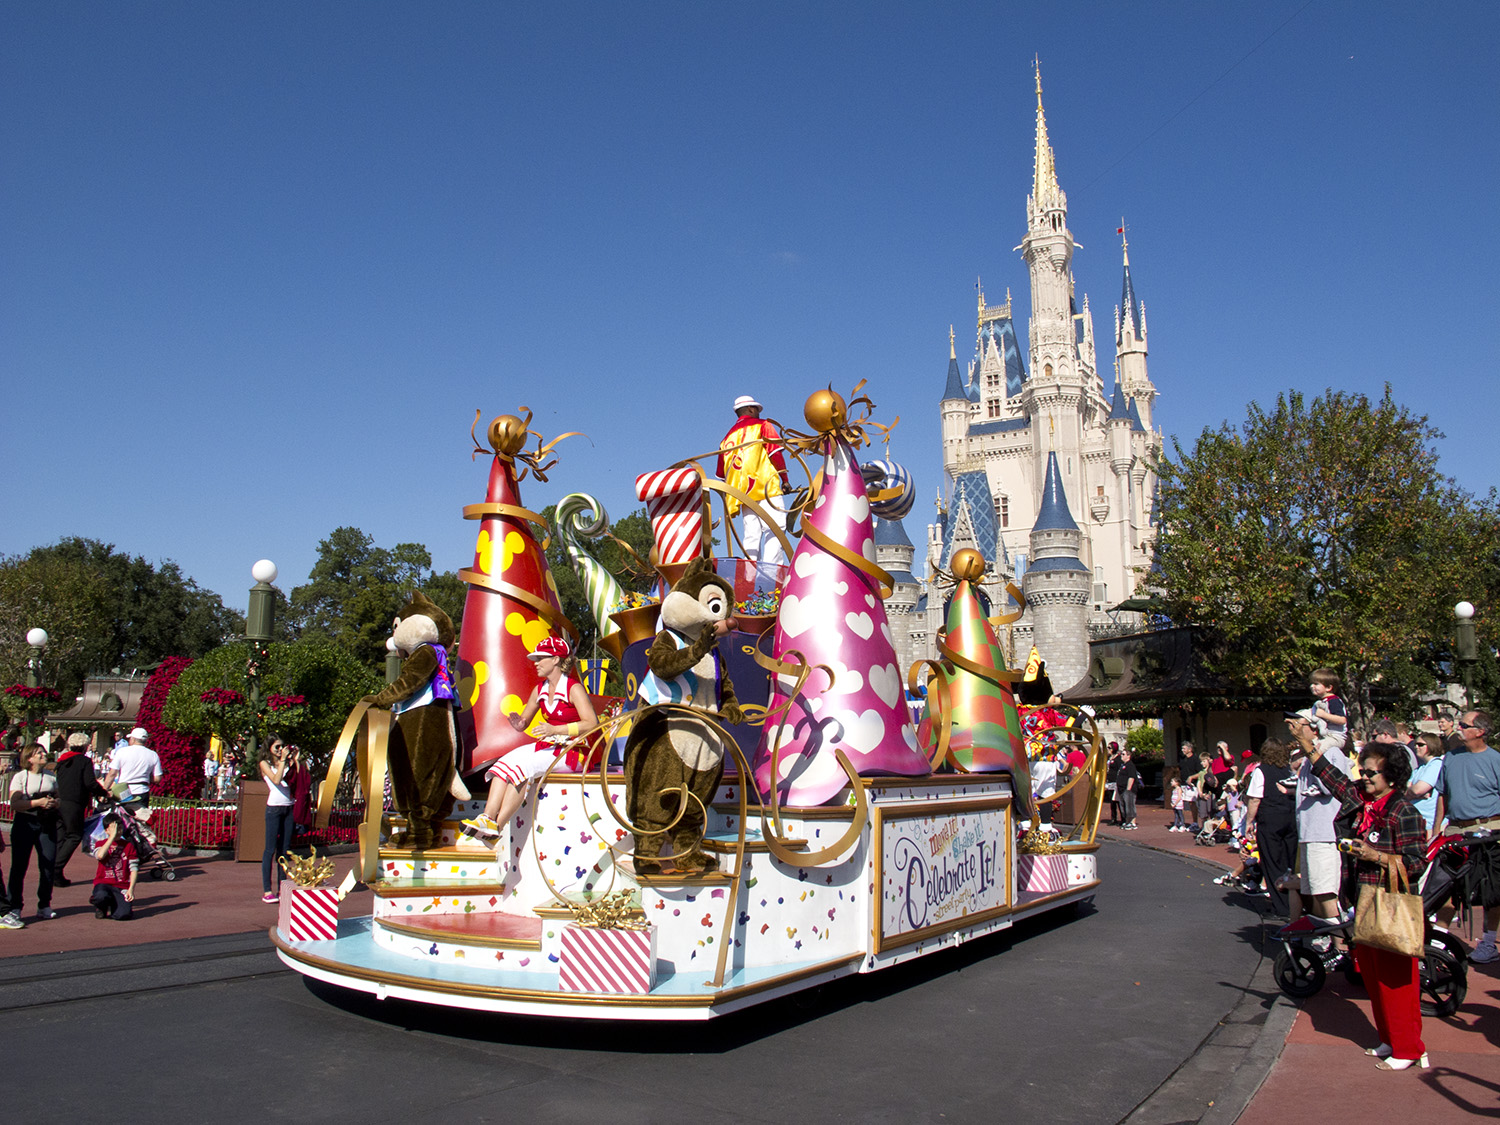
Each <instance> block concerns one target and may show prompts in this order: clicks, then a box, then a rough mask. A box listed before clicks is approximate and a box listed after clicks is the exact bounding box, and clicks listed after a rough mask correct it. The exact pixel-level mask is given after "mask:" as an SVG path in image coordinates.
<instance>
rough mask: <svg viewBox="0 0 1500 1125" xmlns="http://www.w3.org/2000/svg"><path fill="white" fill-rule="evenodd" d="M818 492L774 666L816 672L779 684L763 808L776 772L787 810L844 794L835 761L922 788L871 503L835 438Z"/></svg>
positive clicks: (785, 601)
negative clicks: (799, 681) (799, 665)
mask: <svg viewBox="0 0 1500 1125" xmlns="http://www.w3.org/2000/svg"><path fill="white" fill-rule="evenodd" d="M823 449H824V464H823V474H822V484H821V487H820V489H819V491H818V494H817V498H816V499H815V500H814V501H813V504H812V508H811V511H810V512H809V513H807V514H806V515H805V516H804V523H803V535H802V539H801V542H800V543H799V544H798V546H797V551H796V554H794V555H793V556H792V564H791V574H790V575H789V576H788V578H787V581H786V586H785V587H784V588H783V590H782V595H781V609H780V611H779V612H778V614H777V617H776V632H775V634H774V636H773V638H772V655H773V656H774V657H775V658H776V659H777V660H779V661H782V662H784V663H792V662H795V661H797V659H798V658H797V656H795V655H794V653H800V654H801V660H802V662H804V663H805V664H807V665H814V666H815V665H819V664H822V665H826V666H827V668H828V669H829V670H831V671H832V673H833V679H832V683H830V682H829V677H828V674H827V673H826V672H825V671H824V669H822V668H817V667H813V669H812V672H811V674H810V675H809V676H808V678H807V680H806V682H805V683H804V684H803V685H802V689H801V691H800V692H797V694H796V695H795V696H792V695H791V692H792V691H793V689H794V687H795V685H796V676H795V675H787V674H786V673H784V672H783V673H779V674H775V675H773V677H772V680H771V700H770V704H769V706H768V709H767V716H766V723H765V727H764V729H763V730H762V732H761V738H760V743H759V745H758V746H757V748H756V754H755V761H754V763H753V767H752V768H753V770H754V772H755V782H756V785H757V786H758V788H759V789H760V792H761V795H762V797H763V798H766V799H769V797H770V792H771V784H772V776H773V758H774V760H775V766H774V773H775V776H776V777H777V779H778V783H777V800H778V801H779V802H780V803H781V804H783V805H792V806H814V805H823V804H827V803H828V802H830V801H832V800H833V799H834V798H836V797H837V796H838V795H839V793H840V791H841V790H843V789H844V788H845V787H846V786H847V785H848V784H849V780H848V777H847V776H846V775H845V773H844V770H843V767H842V766H840V765H839V762H838V759H837V757H836V755H835V751H843V753H844V754H845V756H847V757H848V759H849V761H850V763H851V764H852V765H853V766H854V768H855V770H856V771H857V772H858V773H859V774H860V775H861V776H875V775H881V774H896V775H899V776H903V777H925V776H926V775H927V774H928V773H930V772H931V768H930V766H929V764H928V761H927V758H926V757H925V756H924V755H923V754H922V752H921V751H920V750H919V749H918V748H917V736H916V731H915V730H914V729H913V727H912V723H911V714H910V711H909V710H908V708H907V705H906V693H905V685H904V684H903V682H902V675H901V666H900V663H899V662H898V661H897V659H896V649H895V645H894V643H893V642H892V640H891V629H890V625H889V623H888V622H887V620H886V615H885V605H884V603H883V602H882V601H881V592H882V591H881V583H882V582H886V583H887V584H888V581H889V576H888V575H885V574H884V572H883V571H881V570H880V568H879V567H877V566H875V564H874V558H875V537H874V533H873V531H872V530H871V527H870V502H869V500H868V498H867V497H866V496H865V485H864V480H863V478H862V477H861V476H860V471H859V463H858V462H857V461H856V460H855V459H854V451H853V449H852V448H851V447H850V445H849V443H848V442H846V441H845V440H844V438H843V437H841V436H839V434H838V433H837V432H833V433H830V434H827V436H825V437H824V444H823Z"/></svg>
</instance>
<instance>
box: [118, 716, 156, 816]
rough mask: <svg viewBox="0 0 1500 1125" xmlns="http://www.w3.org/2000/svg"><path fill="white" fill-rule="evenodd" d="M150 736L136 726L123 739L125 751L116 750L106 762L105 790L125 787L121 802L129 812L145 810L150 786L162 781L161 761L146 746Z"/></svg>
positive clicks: (149, 794)
mask: <svg viewBox="0 0 1500 1125" xmlns="http://www.w3.org/2000/svg"><path fill="white" fill-rule="evenodd" d="M150 739H151V736H150V735H149V734H147V733H146V728H145V727H136V728H135V729H134V730H132V731H131V732H130V734H129V735H128V736H126V743H125V748H124V749H123V750H116V751H115V752H114V755H113V756H112V757H111V758H110V760H109V773H107V774H105V775H104V788H106V789H113V788H114V786H115V784H116V783H117V782H118V783H121V784H123V785H124V786H125V795H124V798H123V799H122V800H121V802H120V803H121V804H123V805H124V806H125V807H126V808H127V809H129V810H130V811H131V812H132V813H133V812H135V811H136V810H137V809H141V808H144V807H145V805H146V803H147V801H148V800H149V799H150V796H151V783H152V782H153V781H159V780H160V779H161V759H160V758H158V757H157V756H156V751H155V750H153V749H151V747H150V746H148V745H147V742H149V741H150Z"/></svg>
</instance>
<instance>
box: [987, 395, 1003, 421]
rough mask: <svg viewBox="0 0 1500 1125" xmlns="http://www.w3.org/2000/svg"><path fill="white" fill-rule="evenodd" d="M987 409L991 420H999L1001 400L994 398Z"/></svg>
mask: <svg viewBox="0 0 1500 1125" xmlns="http://www.w3.org/2000/svg"><path fill="white" fill-rule="evenodd" d="M987 409H988V413H989V417H991V418H998V417H1000V400H999V399H998V398H992V399H990V401H989V406H988V408H987Z"/></svg>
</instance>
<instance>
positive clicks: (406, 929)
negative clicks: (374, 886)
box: [371, 914, 542, 952]
mask: <svg viewBox="0 0 1500 1125" xmlns="http://www.w3.org/2000/svg"><path fill="white" fill-rule="evenodd" d="M438 917H450V918H451V917H457V916H456V915H451V914H450V915H438ZM371 921H372V922H373V923H374V924H375V925H377V926H379V927H380V928H381V929H382V930H390V931H391V933H393V934H401V935H402V936H404V937H414V938H422V939H423V940H425V941H446V942H451V943H452V944H454V945H482V946H484V947H485V948H486V949H525V950H527V951H528V952H536V951H538V950H540V949H541V948H542V939H541V938H498V937H485V936H484V935H483V934H477V935H476V934H456V933H451V932H448V931H441V932H440V931H438V930H435V929H430V928H428V927H426V926H415V925H411V924H409V923H406V922H398V921H396V920H395V919H394V918H372V919H371Z"/></svg>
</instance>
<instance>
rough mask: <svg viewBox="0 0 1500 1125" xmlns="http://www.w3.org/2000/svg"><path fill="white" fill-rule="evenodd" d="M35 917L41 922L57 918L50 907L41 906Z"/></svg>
mask: <svg viewBox="0 0 1500 1125" xmlns="http://www.w3.org/2000/svg"><path fill="white" fill-rule="evenodd" d="M36 916H37V917H38V918H41V919H42V920H43V921H49V920H51V919H53V918H56V917H57V911H55V910H53V909H52V907H50V906H42V907H38V908H37V912H36Z"/></svg>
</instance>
